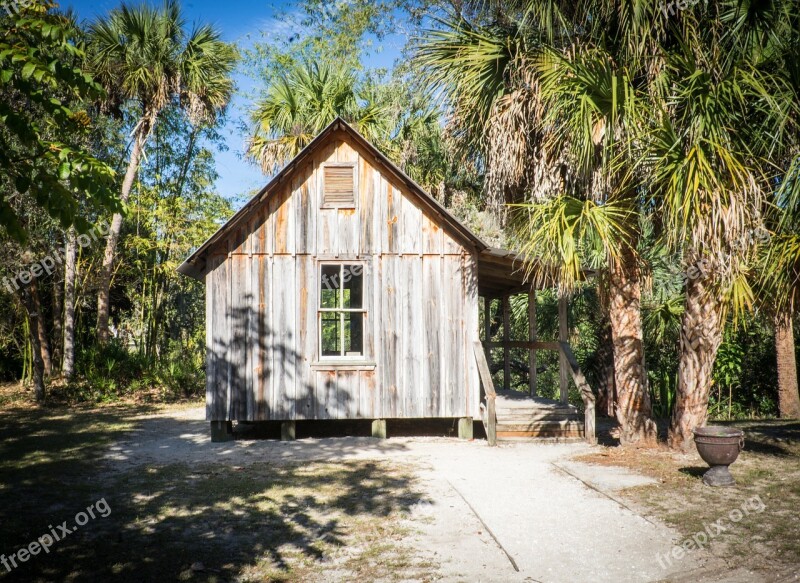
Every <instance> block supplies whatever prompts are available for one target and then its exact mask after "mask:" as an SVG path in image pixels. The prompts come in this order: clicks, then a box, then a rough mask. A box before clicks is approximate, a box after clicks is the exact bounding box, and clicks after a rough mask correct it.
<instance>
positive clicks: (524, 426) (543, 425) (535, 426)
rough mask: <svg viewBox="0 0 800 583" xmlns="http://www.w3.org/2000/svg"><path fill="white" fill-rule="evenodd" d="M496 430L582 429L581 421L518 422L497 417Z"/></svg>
mask: <svg viewBox="0 0 800 583" xmlns="http://www.w3.org/2000/svg"><path fill="white" fill-rule="evenodd" d="M497 431H551V432H552V431H583V423H581V422H579V421H569V420H563V421H532V422H529V423H520V422H508V421H506V420H505V419H498V420H497Z"/></svg>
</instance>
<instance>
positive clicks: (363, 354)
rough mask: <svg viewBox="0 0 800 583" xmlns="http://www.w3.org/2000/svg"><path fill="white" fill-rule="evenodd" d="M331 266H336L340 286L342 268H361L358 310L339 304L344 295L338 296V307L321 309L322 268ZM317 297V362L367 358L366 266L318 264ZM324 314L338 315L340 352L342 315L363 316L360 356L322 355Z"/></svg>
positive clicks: (329, 262)
mask: <svg viewBox="0 0 800 583" xmlns="http://www.w3.org/2000/svg"><path fill="white" fill-rule="evenodd" d="M331 265H336V266H338V267H339V278H340V280H339V281H340V284H341V283H344V280H343V278H344V268H345V267H346V266H354V265H358V266H359V267H360V268H361V307H360V308H345V307H343V306H342V305H341V304H342V303H343V302H344V293H340V294H339V304H340V305H339V306H337V307H335V308H323V307H322V268H323V267H328V266H331ZM317 276H318V279H317V295H318V296H319V297H318V299H317V350H318V354H319V360H320V361H321V362H322V361H324V362H356V361H357V362H361V361H363V360H365V359H366V358H367V354H366V342H365V338H364V337H365V335H366V328H367V323H366V319H367V309H366V307H365V305H364V304H365V302H366V293H365V291H366V289H365V288H366V279H367V278H366V264H365V263H364V262H362V261H347V260H345V261H321V262H320V263H319V269H318V270H317ZM339 289H340V290H341V289H343V288H342V287H340V288H339ZM325 313H338V314H340V315H339V346H340V351H344V328H345V322H344V315H345V314H346V313H357V314H363V316H364V317H363V318H362V320H361V354H350V355H348V354H342V353H341V352H340V354H334V355H331V354H323V353H322V315H323V314H325Z"/></svg>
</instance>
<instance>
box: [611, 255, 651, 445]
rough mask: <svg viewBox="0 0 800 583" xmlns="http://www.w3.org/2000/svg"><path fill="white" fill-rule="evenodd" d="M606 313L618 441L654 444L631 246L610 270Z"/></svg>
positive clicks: (635, 267) (638, 283) (634, 263)
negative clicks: (615, 397)
mask: <svg viewBox="0 0 800 583" xmlns="http://www.w3.org/2000/svg"><path fill="white" fill-rule="evenodd" d="M608 280H609V298H608V315H609V318H610V320H611V335H612V341H613V346H614V381H615V384H616V389H617V404H616V410H615V413H616V417H617V421H618V422H619V424H620V429H621V431H620V443H621V444H623V445H627V444H633V443H637V444H642V445H653V444H655V443H656V440H657V430H656V424H655V422H654V421H653V420H652V418H651V417H652V410H651V405H650V395H649V393H648V392H647V377H646V373H645V367H644V346H643V342H642V313H641V308H640V304H641V284H640V281H639V267H638V263H637V260H636V257H635V255H634V253H633V250H632V249H630V248H628V249H627V250H626V251H625V252H624V253H623V255H622V257H621V258H620V259H619V260H618V261H616V262H615V265H614V266H613V267H612V269H611V270H610V273H609V278H608Z"/></svg>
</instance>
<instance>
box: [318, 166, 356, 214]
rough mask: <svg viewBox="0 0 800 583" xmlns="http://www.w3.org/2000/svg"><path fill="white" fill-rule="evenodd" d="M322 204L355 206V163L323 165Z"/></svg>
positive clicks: (341, 206)
mask: <svg viewBox="0 0 800 583" xmlns="http://www.w3.org/2000/svg"><path fill="white" fill-rule="evenodd" d="M322 206H323V207H324V208H355V206H356V196H355V165H354V164H352V163H337V164H326V165H325V166H323V186H322Z"/></svg>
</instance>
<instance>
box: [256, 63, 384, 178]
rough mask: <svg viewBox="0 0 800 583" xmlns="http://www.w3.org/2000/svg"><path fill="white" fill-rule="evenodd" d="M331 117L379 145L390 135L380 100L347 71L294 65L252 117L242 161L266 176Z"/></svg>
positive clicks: (271, 86) (321, 65)
mask: <svg viewBox="0 0 800 583" xmlns="http://www.w3.org/2000/svg"><path fill="white" fill-rule="evenodd" d="M336 117H341V118H342V119H344V120H345V121H347V122H349V123H351V124H352V125H353V126H354V127H355V128H356V129H357V130H358V131H360V132H361V133H362V134H363V135H364V136H365V137H366V138H367V139H369V140H370V141H372V142H374V143H376V144H382V143H384V142H386V141H387V140H388V138H389V137H390V134H391V130H392V123H391V120H392V116H391V112H390V111H389V108H388V103H387V101H386V99H384V98H383V96H382V95H380V94H379V93H378V92H377V91H376V88H375V87H374V86H373V85H372V84H371V83H369V82H361V81H360V80H359V79H358V77H357V76H356V74H355V73H354V72H353V71H352V70H346V69H344V68H337V67H335V66H334V65H332V64H330V63H328V62H326V61H324V60H323V61H322V62H313V63H311V62H306V61H303V62H295V63H293V64H292V65H290V66H289V67H288V68H287V69H286V70H285V71H283V72H281V73H279V74H278V75H277V76H276V78H275V79H273V80H272V81H271V82H270V84H269V88H268V90H267V92H266V95H264V97H263V98H262V99H260V100H259V101H258V102H257V103H256V105H255V108H254V110H253V112H252V115H251V118H252V122H253V125H254V129H253V133H252V136H251V138H250V143H249V145H248V150H247V154H248V156H249V157H250V158H251V159H253V160H255V161H256V162H258V164H259V165H260V166H261V169H262V170H263V171H264V173H266V174H271V173H273V172H275V171H276V170H277V169H278V168H280V167H281V166H283V165H284V164H285V163H286V162H288V161H289V160H291V159H292V158H294V157H295V156H296V155H297V154H298V153H299V152H300V150H302V149H303V148H304V147H305V146H306V145H307V144H308V143H309V142H310V141H311V140H312V139H314V137H315V136H316V135H317V134H318V133H319V132H321V131H322V130H323V129H324V128H325V127H326V126H327V125H328V124H330V123H331V122H332V121H333V120H334V119H336Z"/></svg>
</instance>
